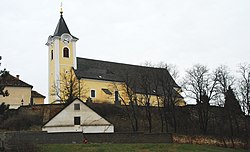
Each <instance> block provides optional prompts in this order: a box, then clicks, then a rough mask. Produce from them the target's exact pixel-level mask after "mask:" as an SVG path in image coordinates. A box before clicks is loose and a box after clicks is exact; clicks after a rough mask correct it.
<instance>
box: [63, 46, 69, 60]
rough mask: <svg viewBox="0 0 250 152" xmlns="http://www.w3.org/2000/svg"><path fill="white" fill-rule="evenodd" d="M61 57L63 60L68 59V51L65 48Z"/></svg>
mask: <svg viewBox="0 0 250 152" xmlns="http://www.w3.org/2000/svg"><path fill="white" fill-rule="evenodd" d="M63 57H65V58H68V57H69V49H68V48H67V47H65V48H63Z"/></svg>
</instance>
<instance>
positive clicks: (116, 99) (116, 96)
mask: <svg viewBox="0 0 250 152" xmlns="http://www.w3.org/2000/svg"><path fill="white" fill-rule="evenodd" d="M118 100H119V93H118V91H115V101H118Z"/></svg>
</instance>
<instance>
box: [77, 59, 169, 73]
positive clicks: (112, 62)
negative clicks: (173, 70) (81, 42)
mask: <svg viewBox="0 0 250 152" xmlns="http://www.w3.org/2000/svg"><path fill="white" fill-rule="evenodd" d="M77 58H79V59H85V60H92V61H96V62H105V63H111V64H119V65H126V66H135V67H142V68H152V69H164V70H167V69H166V68H160V67H150V66H144V65H136V64H129V63H121V62H114V61H105V60H98V59H90V58H83V57H77Z"/></svg>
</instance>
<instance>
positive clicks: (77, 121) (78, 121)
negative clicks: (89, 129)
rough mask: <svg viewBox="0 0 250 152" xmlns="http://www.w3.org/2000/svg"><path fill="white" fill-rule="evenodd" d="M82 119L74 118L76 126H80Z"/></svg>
mask: <svg viewBox="0 0 250 152" xmlns="http://www.w3.org/2000/svg"><path fill="white" fill-rule="evenodd" d="M80 122H81V117H74V125H80Z"/></svg>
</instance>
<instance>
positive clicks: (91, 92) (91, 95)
mask: <svg viewBox="0 0 250 152" xmlns="http://www.w3.org/2000/svg"><path fill="white" fill-rule="evenodd" d="M90 97H91V98H95V97H96V94H95V90H90Z"/></svg>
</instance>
